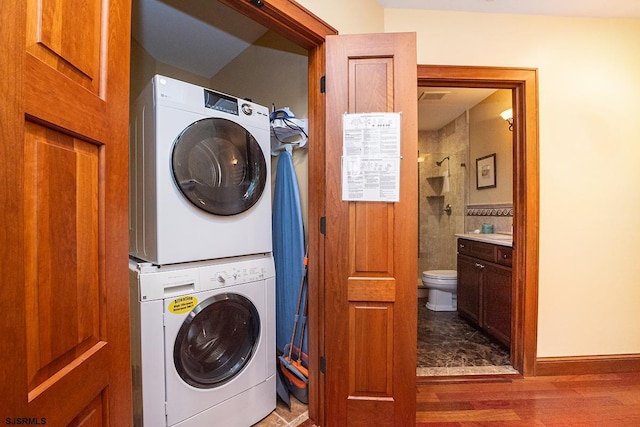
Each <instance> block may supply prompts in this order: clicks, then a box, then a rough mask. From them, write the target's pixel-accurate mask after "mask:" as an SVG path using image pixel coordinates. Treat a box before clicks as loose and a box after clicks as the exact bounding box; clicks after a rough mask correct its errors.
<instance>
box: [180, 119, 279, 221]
mask: <svg viewBox="0 0 640 427" xmlns="http://www.w3.org/2000/svg"><path fill="white" fill-rule="evenodd" d="M171 168H172V173H173V179H174V181H175V183H176V185H177V186H178V188H179V189H180V192H181V193H182V194H183V195H184V196H185V197H186V198H187V200H189V201H190V202H191V203H192V204H193V205H194V206H197V207H198V208H200V209H202V210H204V211H206V212H209V213H212V214H215V215H225V216H228V215H236V214H239V213H242V212H244V211H246V210H248V209H250V208H251V207H252V206H253V205H254V204H255V203H256V202H257V201H258V200H259V199H260V196H262V192H263V191H264V188H265V185H266V183H267V164H266V161H265V158H264V154H263V153H262V149H261V148H260V144H259V143H258V141H257V140H256V139H255V138H254V137H253V135H251V133H250V132H249V131H248V130H247V129H245V128H244V127H242V126H240V125H239V124H237V123H235V122H233V121H231V120H227V119H222V118H215V117H209V118H205V119H202V120H198V121H196V122H194V123H192V124H191V125H189V126H187V127H186V128H185V129H184V130H183V131H182V132H181V133H180V135H178V137H177V138H176V140H175V141H174V143H173V150H172V155H171Z"/></svg>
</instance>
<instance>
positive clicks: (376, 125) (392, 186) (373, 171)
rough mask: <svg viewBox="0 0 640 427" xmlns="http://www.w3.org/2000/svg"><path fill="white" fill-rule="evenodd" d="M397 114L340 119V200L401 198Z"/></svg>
mask: <svg viewBox="0 0 640 427" xmlns="http://www.w3.org/2000/svg"><path fill="white" fill-rule="evenodd" d="M400 119H401V115H400V113H366V114H344V115H343V117H342V138H343V141H342V200H348V201H374V202H397V201H399V199H400V125H401V120H400Z"/></svg>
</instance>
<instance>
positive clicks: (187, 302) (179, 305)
mask: <svg viewBox="0 0 640 427" xmlns="http://www.w3.org/2000/svg"><path fill="white" fill-rule="evenodd" d="M196 305H198V299H197V298H196V297H193V296H190V295H189V296H184V297H180V298H176V299H174V300H173V301H171V304H169V312H170V313H173V314H182V313H187V312H189V311H191V310H193V308H194V307H195V306H196Z"/></svg>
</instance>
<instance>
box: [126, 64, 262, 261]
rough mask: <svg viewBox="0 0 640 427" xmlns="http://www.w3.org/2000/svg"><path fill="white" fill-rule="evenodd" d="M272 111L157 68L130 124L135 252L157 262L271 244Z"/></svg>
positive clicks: (234, 253) (251, 249)
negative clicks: (158, 73)
mask: <svg viewBox="0 0 640 427" xmlns="http://www.w3.org/2000/svg"><path fill="white" fill-rule="evenodd" d="M269 135H270V134H269V111H268V109H267V108H266V107H263V106H261V105H258V104H255V103H253V102H250V101H245V100H242V99H238V98H235V97H233V96H229V95H227V94H224V93H221V92H217V91H214V90H211V89H205V88H202V87H199V86H195V85H192V84H189V83H185V82H182V81H179V80H175V79H171V78H168V77H164V76H160V75H156V76H154V77H153V79H152V80H151V82H150V83H149V84H148V85H147V87H146V88H145V89H144V90H143V92H142V93H141V95H140V96H139V97H138V99H137V101H136V103H135V105H134V107H133V111H132V118H131V124H130V180H131V182H130V208H129V210H130V213H129V240H130V248H129V249H130V250H129V252H130V254H131V255H132V256H133V257H135V258H138V259H142V260H145V261H148V262H151V263H153V264H157V265H163V264H175V263H181V262H191V261H200V260H208V259H217V258H226V257H234V256H243V255H249V254H258V253H270V252H271V251H272V239H271V164H270V161H269V159H270V157H269V153H270V136H269Z"/></svg>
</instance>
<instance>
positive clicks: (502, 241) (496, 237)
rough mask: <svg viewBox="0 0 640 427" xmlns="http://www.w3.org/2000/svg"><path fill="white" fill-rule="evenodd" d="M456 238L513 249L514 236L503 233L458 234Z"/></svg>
mask: <svg viewBox="0 0 640 427" xmlns="http://www.w3.org/2000/svg"><path fill="white" fill-rule="evenodd" d="M456 237H460V238H463V239H469V240H477V241H478V242H485V243H491V244H494V245H501V246H509V247H513V235H511V234H503V233H491V234H482V233H456Z"/></svg>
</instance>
